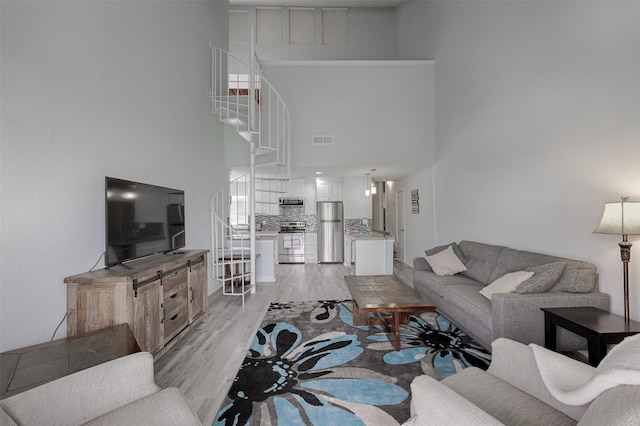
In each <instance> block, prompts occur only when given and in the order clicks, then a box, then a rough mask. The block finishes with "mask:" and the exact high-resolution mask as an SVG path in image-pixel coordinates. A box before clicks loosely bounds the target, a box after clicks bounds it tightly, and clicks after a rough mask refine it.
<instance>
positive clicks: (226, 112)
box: [210, 46, 291, 306]
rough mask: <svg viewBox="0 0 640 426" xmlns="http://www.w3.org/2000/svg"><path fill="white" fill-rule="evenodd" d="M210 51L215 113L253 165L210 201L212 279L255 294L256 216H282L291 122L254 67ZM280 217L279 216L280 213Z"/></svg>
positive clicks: (227, 290)
mask: <svg viewBox="0 0 640 426" xmlns="http://www.w3.org/2000/svg"><path fill="white" fill-rule="evenodd" d="M210 47H211V111H212V113H213V114H214V115H215V116H217V117H219V119H220V120H221V121H222V122H223V123H225V124H227V125H230V126H233V127H234V128H235V130H236V132H237V133H238V134H239V135H240V136H241V137H242V138H243V139H244V140H245V141H246V142H247V144H248V145H249V165H248V167H247V168H246V170H243V173H242V174H240V175H239V176H233V175H232V177H231V178H230V182H229V183H228V184H227V185H225V186H224V187H223V188H221V189H220V190H218V191H217V192H216V193H215V194H214V195H213V197H212V199H211V233H212V236H211V238H212V256H211V257H212V263H213V268H211V269H212V272H213V277H214V279H216V280H219V281H220V282H221V284H222V291H223V294H224V295H227V296H239V297H241V298H242V305H243V306H244V300H245V295H246V294H248V293H254V292H255V270H256V268H255V266H256V262H255V260H256V244H255V226H254V224H255V215H256V213H264V214H269V213H272V214H273V213H274V212H277V211H278V196H279V194H280V193H281V192H283V190H282V188H283V182H285V181H287V180H289V176H290V169H289V167H290V166H289V155H290V138H291V121H290V116H289V111H288V110H287V106H286V105H285V103H284V102H283V100H282V97H281V96H280V94H279V93H278V92H277V91H276V90H275V88H274V87H273V86H272V85H271V84H270V83H269V82H268V81H267V79H265V78H264V77H263V76H262V74H261V72H260V63H259V61H258V59H257V57H256V55H255V49H254V48H253V46H252V48H251V55H250V57H251V58H252V59H251V64H247V63H246V62H243V61H241V60H240V59H238V58H236V57H234V56H233V55H231V54H230V53H229V52H227V51H225V50H223V49H220V48H218V47H216V46H210ZM276 214H277V213H276Z"/></svg>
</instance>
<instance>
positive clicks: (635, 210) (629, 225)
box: [593, 201, 640, 235]
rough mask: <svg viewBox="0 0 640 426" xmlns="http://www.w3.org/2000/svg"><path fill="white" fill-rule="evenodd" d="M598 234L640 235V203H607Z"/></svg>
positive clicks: (596, 231)
mask: <svg viewBox="0 0 640 426" xmlns="http://www.w3.org/2000/svg"><path fill="white" fill-rule="evenodd" d="M593 232H595V233H596V234H621V235H623V234H627V235H640V202H636V201H627V202H624V201H623V202H618V203H606V204H605V205H604V213H603V214H602V219H601V220H600V225H598V227H597V228H596V230H595V231H593Z"/></svg>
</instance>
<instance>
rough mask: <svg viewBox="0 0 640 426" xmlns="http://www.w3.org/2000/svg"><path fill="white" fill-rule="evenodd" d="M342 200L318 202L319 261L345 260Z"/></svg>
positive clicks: (336, 261) (335, 261)
mask: <svg viewBox="0 0 640 426" xmlns="http://www.w3.org/2000/svg"><path fill="white" fill-rule="evenodd" d="M342 212H343V209H342V202H341V201H319V202H318V263H342V262H343V261H344V222H343V220H342Z"/></svg>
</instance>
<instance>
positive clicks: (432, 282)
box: [413, 271, 482, 297]
mask: <svg viewBox="0 0 640 426" xmlns="http://www.w3.org/2000/svg"><path fill="white" fill-rule="evenodd" d="M454 284H469V285H475V286H476V287H477V289H478V290H480V289H481V288H482V285H481V284H480V283H478V282H477V281H475V280H472V279H471V278H468V277H465V276H462V275H460V274H457V275H447V276H442V277H441V276H438V275H436V274H435V273H433V272H426V271H415V276H414V282H413V285H414V287H415V288H416V290H420V288H421V287H426V288H427V289H428V290H429V291H430V292H433V293H435V294H436V295H438V296H440V297H442V289H443V288H444V287H446V286H449V285H454Z"/></svg>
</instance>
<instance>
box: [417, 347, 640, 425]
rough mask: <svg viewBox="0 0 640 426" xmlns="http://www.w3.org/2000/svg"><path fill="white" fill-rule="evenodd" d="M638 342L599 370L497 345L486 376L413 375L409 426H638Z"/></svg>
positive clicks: (475, 371) (475, 372) (541, 351)
mask: <svg viewBox="0 0 640 426" xmlns="http://www.w3.org/2000/svg"><path fill="white" fill-rule="evenodd" d="M639 338H640V335H637V336H633V337H631V338H629V337H628V338H627V339H625V340H624V341H623V342H622V343H620V344H619V345H618V346H616V347H615V348H614V349H613V350H612V351H611V352H609V354H608V355H607V356H606V357H605V358H604V359H603V360H602V362H601V363H600V365H598V367H597V368H595V367H591V366H590V365H587V364H584V363H581V362H579V361H576V360H574V359H571V358H569V357H566V356H564V355H561V354H559V353H555V352H552V351H549V350H547V349H545V348H543V347H540V346H537V345H535V344H530V345H523V344H522V343H518V342H515V341H513V340H509V339H503V338H501V339H498V340H496V341H494V342H493V345H492V354H493V359H492V361H491V365H490V366H489V369H488V370H487V371H483V370H481V369H479V368H476V367H469V368H465V369H463V370H462V371H460V372H458V373H456V374H454V375H452V376H449V377H447V378H446V379H444V380H442V381H438V380H436V379H434V378H432V377H430V376H426V375H421V376H418V377H416V378H415V379H414V380H413V382H412V383H411V414H412V418H411V419H409V421H407V422H406V423H405V424H404V426H427V425H438V426H447V425H456V426H457V425H483V426H485V425H486V426H489V425H503V424H504V425H518V426H527V425H545V426H546V425H554V426H563V425H576V424H578V425H580V426H602V425H608V426H622V425H627V426H630V425H637V424H640V339H639Z"/></svg>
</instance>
